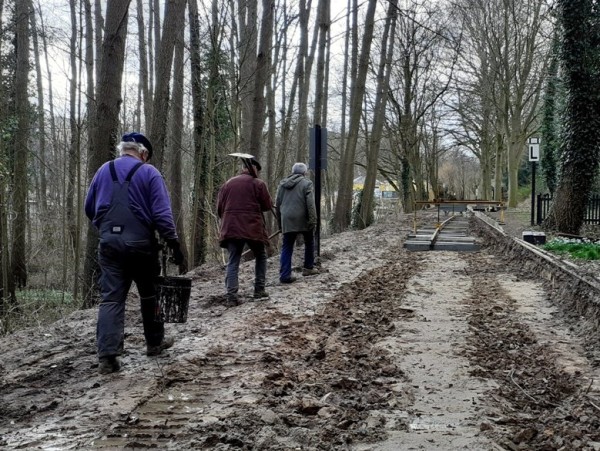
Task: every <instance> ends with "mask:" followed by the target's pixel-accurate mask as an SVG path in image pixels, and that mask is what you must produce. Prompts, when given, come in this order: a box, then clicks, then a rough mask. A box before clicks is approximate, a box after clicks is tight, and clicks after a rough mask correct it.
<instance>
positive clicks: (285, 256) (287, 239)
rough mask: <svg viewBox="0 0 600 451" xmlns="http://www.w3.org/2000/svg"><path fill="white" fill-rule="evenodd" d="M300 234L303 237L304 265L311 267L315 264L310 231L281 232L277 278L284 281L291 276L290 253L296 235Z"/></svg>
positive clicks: (312, 238) (313, 246) (313, 245)
mask: <svg viewBox="0 0 600 451" xmlns="http://www.w3.org/2000/svg"><path fill="white" fill-rule="evenodd" d="M299 234H302V236H303V237H304V267H305V268H307V269H312V268H313V267H314V266H315V238H314V235H313V232H312V231H306V232H287V233H284V234H283V243H282V245H281V256H280V259H279V280H280V281H285V280H289V279H290V277H292V255H293V253H294V244H295V243H296V237H297V236H298V235H299Z"/></svg>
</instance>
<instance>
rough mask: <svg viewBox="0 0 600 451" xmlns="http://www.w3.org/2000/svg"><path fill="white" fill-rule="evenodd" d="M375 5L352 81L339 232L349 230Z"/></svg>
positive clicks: (336, 219) (338, 207)
mask: <svg viewBox="0 0 600 451" xmlns="http://www.w3.org/2000/svg"><path fill="white" fill-rule="evenodd" d="M376 7H377V0H369V2H368V4H367V14H366V17H365V29H364V34H363V40H362V45H361V54H360V60H359V65H358V74H357V77H356V79H355V80H354V82H353V87H352V95H351V97H350V134H349V136H348V143H347V147H346V150H345V152H344V156H343V158H342V160H341V162H340V163H341V164H340V174H341V176H340V183H339V187H338V200H337V204H336V206H335V215H334V218H333V222H334V230H335V231H337V232H341V231H343V230H346V229H347V228H348V226H349V225H350V212H351V211H352V187H353V183H352V182H353V180H354V157H355V154H356V147H357V143H358V130H359V127H360V119H361V115H362V109H363V98H364V94H365V83H366V79H367V71H368V69H369V59H370V55H371V41H372V40H373V28H374V25H375V23H374V19H375V9H376Z"/></svg>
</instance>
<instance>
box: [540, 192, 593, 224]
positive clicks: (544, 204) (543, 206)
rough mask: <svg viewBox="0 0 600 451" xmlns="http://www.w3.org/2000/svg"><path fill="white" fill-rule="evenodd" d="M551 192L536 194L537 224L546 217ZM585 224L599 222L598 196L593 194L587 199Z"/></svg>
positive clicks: (551, 198)
mask: <svg viewBox="0 0 600 451" xmlns="http://www.w3.org/2000/svg"><path fill="white" fill-rule="evenodd" d="M552 200H553V197H552V194H538V195H537V208H536V221H535V223H536V224H537V225H541V224H542V222H544V219H546V218H547V217H548V213H549V212H550V207H551V206H552ZM583 222H584V223H585V224H600V196H598V195H595V196H592V197H590V200H589V201H588V205H587V210H586V212H585V216H584V218H583Z"/></svg>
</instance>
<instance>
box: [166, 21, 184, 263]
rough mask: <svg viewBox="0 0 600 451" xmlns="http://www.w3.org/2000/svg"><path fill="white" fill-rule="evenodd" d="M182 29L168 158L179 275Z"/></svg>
mask: <svg viewBox="0 0 600 451" xmlns="http://www.w3.org/2000/svg"><path fill="white" fill-rule="evenodd" d="M183 31H184V30H183V27H181V28H180V29H179V33H178V35H177V41H176V43H175V58H174V60H173V102H172V106H171V118H170V121H171V125H170V127H169V128H170V130H171V131H170V135H171V146H170V147H171V157H170V159H169V160H170V168H171V170H170V173H171V177H170V181H171V208H172V210H173V218H174V219H175V225H176V226H177V235H178V236H179V243H180V244H181V251H182V252H183V255H184V257H185V258H184V261H183V263H182V264H181V265H180V267H179V270H180V272H181V273H185V272H187V269H188V259H187V246H186V240H185V234H184V232H183V225H184V215H183V199H182V196H181V155H182V133H181V131H182V127H181V124H183V68H184V67H183V44H184V43H183V40H184V37H183Z"/></svg>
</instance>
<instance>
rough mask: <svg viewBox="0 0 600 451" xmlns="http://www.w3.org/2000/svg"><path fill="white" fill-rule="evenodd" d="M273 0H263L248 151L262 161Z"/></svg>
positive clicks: (269, 67)
mask: <svg viewBox="0 0 600 451" xmlns="http://www.w3.org/2000/svg"><path fill="white" fill-rule="evenodd" d="M274 9H275V3H274V2H273V0H263V2H262V10H263V15H262V19H261V28H260V42H259V47H258V54H257V56H256V64H255V67H256V76H255V77H254V102H253V111H252V126H251V129H250V142H249V145H248V150H249V153H250V154H251V155H254V156H256V158H257V159H258V160H259V161H260V157H261V147H262V146H261V145H262V136H263V128H264V125H265V87H266V85H267V82H268V80H269V71H270V69H271V49H272V40H273V11H274Z"/></svg>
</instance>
